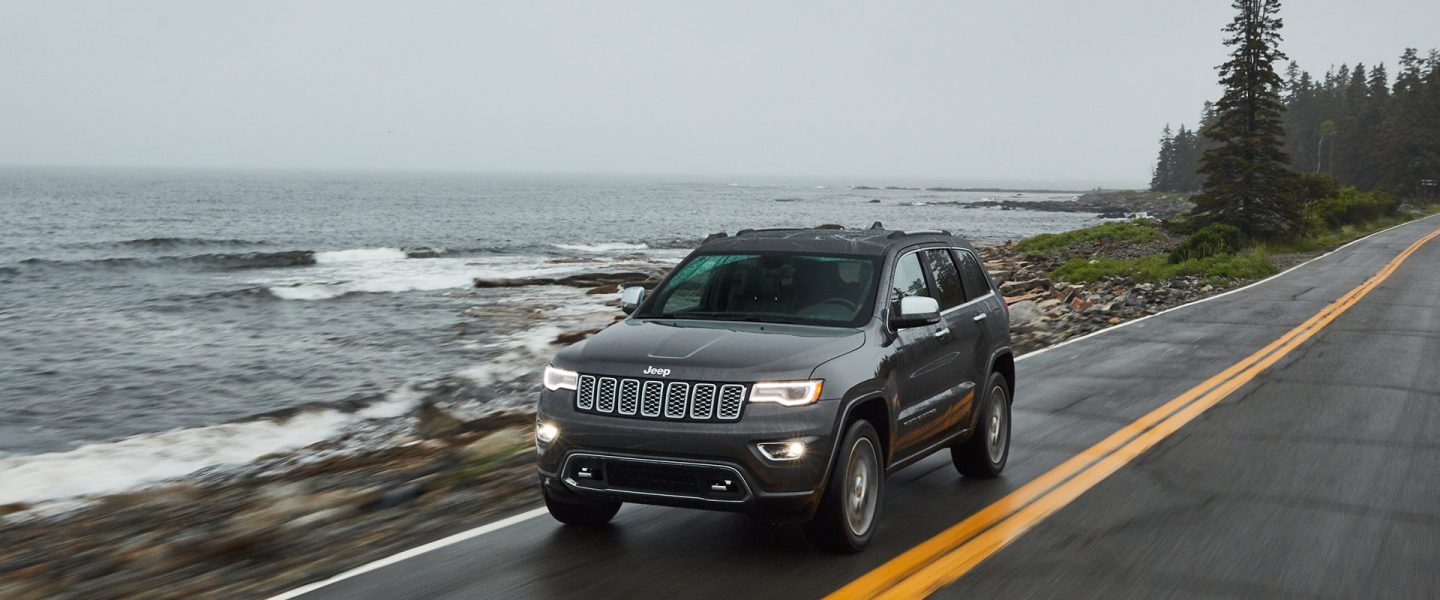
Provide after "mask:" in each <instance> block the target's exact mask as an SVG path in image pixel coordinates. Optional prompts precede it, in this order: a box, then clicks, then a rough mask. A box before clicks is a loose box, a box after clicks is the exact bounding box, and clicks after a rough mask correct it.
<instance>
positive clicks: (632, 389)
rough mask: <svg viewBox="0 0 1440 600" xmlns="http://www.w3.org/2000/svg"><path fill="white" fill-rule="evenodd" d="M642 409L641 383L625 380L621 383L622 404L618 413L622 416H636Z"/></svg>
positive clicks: (634, 380)
mask: <svg viewBox="0 0 1440 600" xmlns="http://www.w3.org/2000/svg"><path fill="white" fill-rule="evenodd" d="M639 407H640V381H639V380H636V379H625V380H622V381H621V382H620V404H619V408H618V410H617V411H616V412H619V413H620V414H622V415H625V416H630V415H634V414H635V411H636V410H638V409H639Z"/></svg>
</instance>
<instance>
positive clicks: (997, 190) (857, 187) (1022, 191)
mask: <svg viewBox="0 0 1440 600" xmlns="http://www.w3.org/2000/svg"><path fill="white" fill-rule="evenodd" d="M850 189H852V190H901V191H907V192H985V193H990V194H993V193H1004V192H1010V193H1015V194H1083V193H1085V192H1084V191H1077V190H1027V189H1008V188H952V187H927V188H919V187H900V186H894V185H887V186H884V187H876V186H870V185H852V186H850Z"/></svg>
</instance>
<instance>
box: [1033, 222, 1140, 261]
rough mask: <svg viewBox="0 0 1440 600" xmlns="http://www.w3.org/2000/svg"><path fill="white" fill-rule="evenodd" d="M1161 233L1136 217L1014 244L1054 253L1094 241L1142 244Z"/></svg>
mask: <svg viewBox="0 0 1440 600" xmlns="http://www.w3.org/2000/svg"><path fill="white" fill-rule="evenodd" d="M1163 236H1164V234H1162V233H1161V232H1160V229H1159V228H1157V227H1155V226H1154V225H1152V224H1150V223H1149V222H1147V221H1141V220H1138V219H1137V220H1135V221H1128V222H1125V223H1105V224H1103V225H1096V226H1094V227H1086V228H1084V229H1076V230H1074V231H1066V232H1064V233H1042V234H1040V235H1037V236H1035V237H1032V238H1026V239H1024V240H1020V242H1019V243H1017V244H1015V249H1016V250H1019V251H1021V252H1025V253H1030V254H1053V253H1055V252H1058V251H1060V250H1064V249H1066V248H1070V247H1072V246H1076V245H1078V244H1082V243H1085V242H1091V241H1097V240H1098V241H1105V242H1108V243H1114V242H1128V243H1133V244H1143V243H1145V242H1150V241H1154V240H1158V239H1160V238H1161V237H1163Z"/></svg>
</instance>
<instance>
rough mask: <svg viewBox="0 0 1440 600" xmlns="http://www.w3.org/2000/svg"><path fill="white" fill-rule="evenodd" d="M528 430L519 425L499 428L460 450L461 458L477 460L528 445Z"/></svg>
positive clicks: (470, 460)
mask: <svg viewBox="0 0 1440 600" xmlns="http://www.w3.org/2000/svg"><path fill="white" fill-rule="evenodd" d="M529 435H530V434H529V432H528V431H526V430H525V429H521V428H519V427H510V428H506V429H501V430H498V431H495V432H493V433H491V434H490V435H487V436H485V437H483V438H480V439H479V440H476V441H475V442H474V443H472V444H470V445H468V446H465V447H464V448H462V449H461V450H460V456H461V457H462V459H463V460H465V461H469V462H479V461H483V460H486V459H488V458H491V457H494V456H498V455H501V454H504V453H507V452H509V451H511V450H514V449H515V448H516V447H517V446H528V445H529V444H530V443H531V441H530V437H529Z"/></svg>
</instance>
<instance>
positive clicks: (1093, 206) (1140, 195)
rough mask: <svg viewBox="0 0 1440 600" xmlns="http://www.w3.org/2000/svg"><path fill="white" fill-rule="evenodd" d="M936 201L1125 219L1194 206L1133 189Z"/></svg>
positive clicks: (1168, 214)
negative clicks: (1065, 195) (1062, 195)
mask: <svg viewBox="0 0 1440 600" xmlns="http://www.w3.org/2000/svg"><path fill="white" fill-rule="evenodd" d="M935 204H955V205H957V206H963V207H966V208H998V209H1001V210H1040V211H1046V212H1084V213H1097V214H1099V215H1100V218H1102V219H1126V218H1132V217H1136V216H1145V217H1150V218H1155V219H1170V218H1173V217H1175V216H1176V215H1179V214H1180V213H1183V212H1185V211H1187V210H1190V209H1191V208H1192V207H1193V206H1194V204H1193V203H1191V202H1190V199H1189V196H1188V195H1186V194H1174V193H1165V192H1141V191H1134V190H1096V191H1093V192H1087V193H1085V194H1082V195H1080V197H1078V198H1075V199H1074V200H1023V201H1021V200H981V201H977V202H937V203H935Z"/></svg>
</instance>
